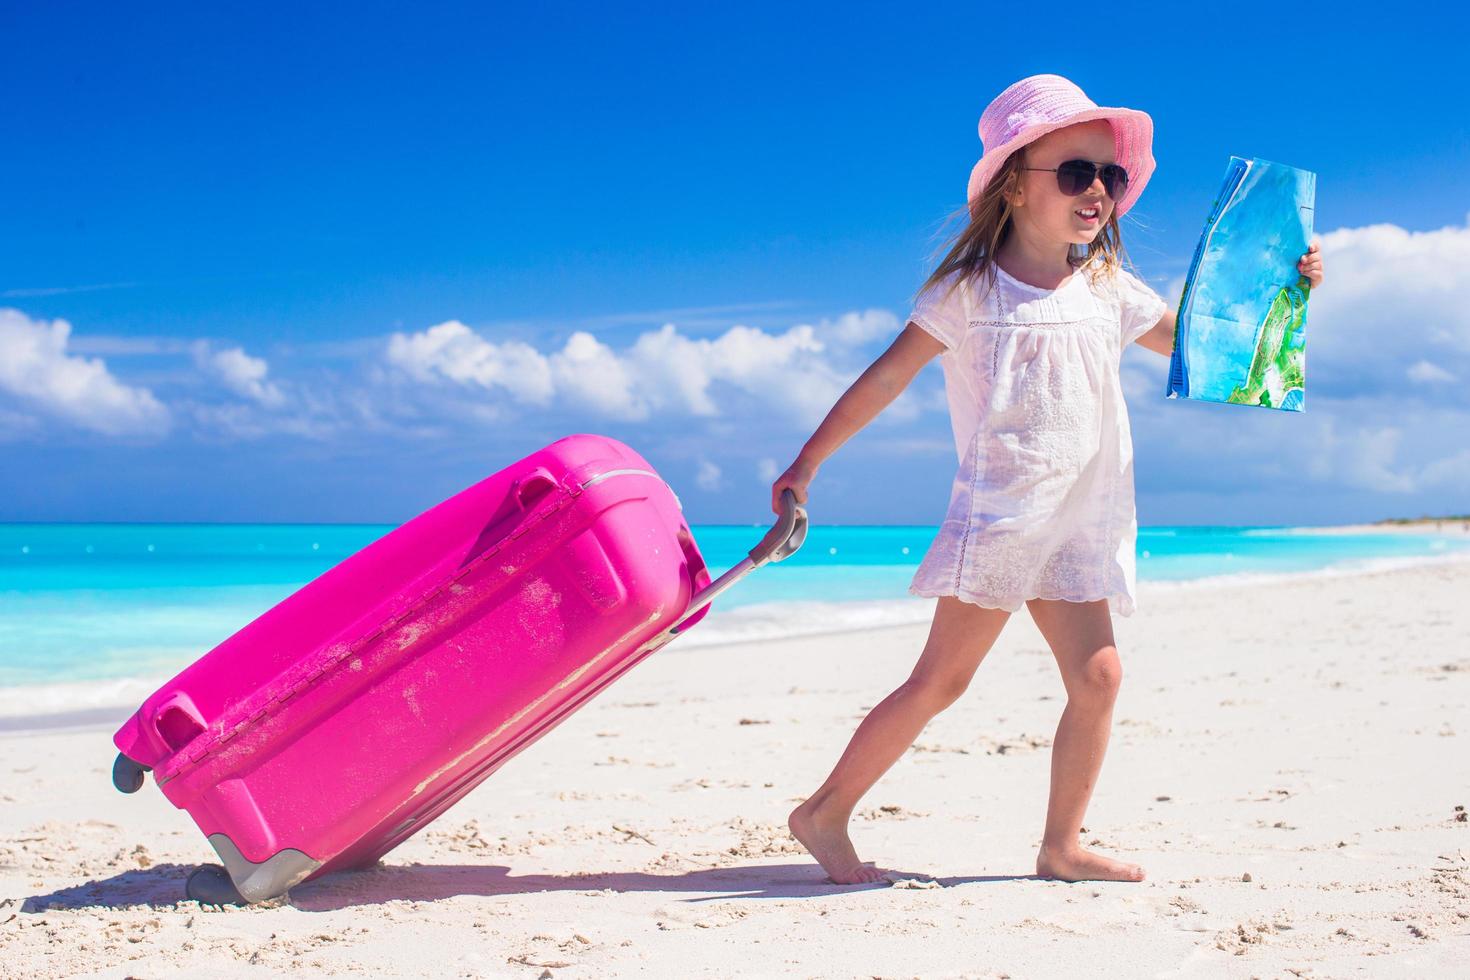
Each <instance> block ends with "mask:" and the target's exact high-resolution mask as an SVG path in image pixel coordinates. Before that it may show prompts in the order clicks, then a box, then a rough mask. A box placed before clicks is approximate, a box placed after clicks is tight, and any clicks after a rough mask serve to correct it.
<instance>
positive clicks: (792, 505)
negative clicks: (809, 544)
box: [750, 487, 806, 568]
mask: <svg viewBox="0 0 1470 980" xmlns="http://www.w3.org/2000/svg"><path fill="white" fill-rule="evenodd" d="M805 540H806V508H805V507H803V506H801V504H798V503H797V502H796V494H795V493H793V492H792V490H791V489H790V488H789V487H788V488H786V489H785V490H782V491H781V516H780V517H778V518H777V519H776V523H775V524H774V525H773V526H772V527H771V529H770V530H769V531H767V532H766V536H765V537H764V538H761V543H760V544H758V545H756V546H755V547H754V548H751V549H750V560H751V561H752V562H754V563H755V564H754V567H757V568H758V567H760V566H761V565H764V564H765V563H766V560H767V559H769V560H771V561H781V560H782V559H784V558H790V557H791V556H792V555H794V554H796V552H797V549H798V548H800V547H801V545H802V542H804V541H805Z"/></svg>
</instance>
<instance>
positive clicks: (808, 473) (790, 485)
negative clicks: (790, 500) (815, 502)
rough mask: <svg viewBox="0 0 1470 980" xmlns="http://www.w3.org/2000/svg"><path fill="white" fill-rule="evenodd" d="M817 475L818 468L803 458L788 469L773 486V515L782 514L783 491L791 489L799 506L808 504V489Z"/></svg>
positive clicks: (798, 459)
mask: <svg viewBox="0 0 1470 980" xmlns="http://www.w3.org/2000/svg"><path fill="white" fill-rule="evenodd" d="M816 475H817V467H815V466H812V465H811V464H810V463H808V462H806V461H805V460H803V459H801V458H799V457H798V458H797V460H796V462H794V463H792V464H791V465H790V466H788V467H786V472H785V473H782V474H781V475H780V476H778V477H777V478H776V482H775V483H773V484H771V513H773V514H780V513H781V491H782V490H786V489H789V490H790V491H791V492H792V493H794V494H795V495H796V502H797V503H798V504H804V503H806V488H807V485H808V484H810V483H811V482H812V477H814V476H816Z"/></svg>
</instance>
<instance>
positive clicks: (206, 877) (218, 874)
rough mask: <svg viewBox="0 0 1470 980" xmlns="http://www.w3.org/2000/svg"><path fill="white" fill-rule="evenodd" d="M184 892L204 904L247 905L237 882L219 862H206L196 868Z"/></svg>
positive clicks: (185, 884) (186, 883)
mask: <svg viewBox="0 0 1470 980" xmlns="http://www.w3.org/2000/svg"><path fill="white" fill-rule="evenodd" d="M184 894H185V895H188V896H189V897H190V898H192V899H193V900H194V901H196V902H199V903H201V904H204V905H245V904H247V903H246V901H245V899H244V898H242V897H241V896H240V893H239V892H238V891H236V889H235V883H234V882H233V881H231V880H230V876H229V874H228V873H226V871H225V869H224V868H222V867H220V866H219V865H217V864H206V865H202V866H200V867H198V868H195V869H194V873H193V874H191V875H189V880H188V881H186V882H185V883H184Z"/></svg>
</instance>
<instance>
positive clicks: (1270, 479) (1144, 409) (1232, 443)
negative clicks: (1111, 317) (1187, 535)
mask: <svg viewBox="0 0 1470 980" xmlns="http://www.w3.org/2000/svg"><path fill="white" fill-rule="evenodd" d="M1320 241H1321V248H1322V256H1323V264H1324V266H1325V272H1326V281H1325V282H1324V283H1323V285H1322V288H1321V289H1319V290H1316V291H1314V292H1313V293H1312V296H1311V298H1310V300H1309V305H1308V313H1307V395H1306V412H1305V413H1304V414H1300V415H1298V414H1295V413H1284V412H1269V411H1261V410H1258V409H1252V410H1246V409H1240V408H1236V407H1233V406H1214V405H1197V404H1185V403H1179V402H1170V401H1166V400H1165V399H1164V398H1163V396H1162V390H1163V383H1164V371H1165V370H1166V369H1167V368H1166V365H1167V363H1168V362H1167V361H1166V360H1161V359H1159V358H1157V357H1156V356H1154V355H1152V354H1150V353H1148V352H1146V351H1142V350H1140V349H1137V348H1133V349H1130V351H1129V352H1128V357H1127V359H1126V360H1125V362H1124V365H1123V369H1122V373H1123V383H1124V390H1125V391H1126V393H1127V396H1128V400H1129V404H1130V411H1131V412H1132V414H1133V420H1134V423H1135V425H1134V434H1135V442H1136V444H1137V445H1138V459H1139V463H1140V482H1139V489H1140V491H1153V492H1165V491H1178V490H1188V491H1190V492H1197V493H1212V494H1216V495H1219V499H1224V498H1225V497H1227V496H1229V495H1232V494H1236V493H1248V492H1258V491H1260V490H1262V489H1263V488H1268V487H1273V486H1281V487H1288V486H1289V487H1295V488H1296V494H1297V497H1298V499H1304V498H1302V497H1301V496H1300V495H1301V494H1302V493H1304V492H1306V488H1308V487H1310V488H1311V492H1312V493H1314V494H1319V495H1320V498H1319V499H1321V500H1322V501H1327V500H1331V499H1333V498H1335V497H1339V496H1343V495H1348V494H1358V495H1359V498H1360V499H1366V498H1362V494H1364V493H1366V494H1381V495H1384V497H1385V498H1387V499H1388V501H1390V502H1389V503H1386V504H1385V512H1389V511H1393V510H1396V509H1404V510H1405V512H1413V513H1418V512H1419V511H1418V510H1415V509H1414V508H1416V507H1431V508H1432V507H1434V506H1441V507H1442V506H1443V503H1442V501H1445V500H1450V499H1453V498H1454V497H1456V496H1457V495H1463V494H1466V493H1470V448H1467V447H1470V390H1467V388H1466V386H1465V385H1463V384H1458V383H1455V382H1457V381H1458V380H1459V379H1461V378H1470V275H1467V274H1466V271H1467V270H1470V219H1467V224H1466V225H1465V226H1451V227H1447V228H1441V229H1438V230H1434V231H1425V232H1411V231H1407V230H1405V229H1403V228H1399V227H1397V226H1394V225H1371V226H1367V227H1363V228H1343V229H1338V230H1335V231H1332V232H1328V233H1326V234H1323V235H1321V236H1320ZM1177 285H1178V286H1179V287H1180V288H1182V282H1181V283H1178V284H1177ZM1175 295H1177V291H1176V293H1175ZM1150 470H1151V471H1152V473H1149V471H1150ZM1144 474H1148V475H1144ZM1318 488H1320V489H1318ZM1416 497H1417V498H1418V500H1416V499H1415V498H1416ZM1421 500H1422V501H1423V503H1420V502H1418V501H1421ZM1283 506H1284V507H1285V508H1286V509H1287V510H1289V511H1293V512H1296V513H1300V512H1301V510H1299V509H1297V508H1300V507H1302V505H1301V504H1300V503H1297V502H1294V501H1285V500H1283ZM1306 509H1308V510H1310V508H1309V507H1308V508H1306ZM1198 519H1200V520H1208V519H1209V515H1207V514H1201V515H1199V517H1198ZM1235 519H1243V520H1249V519H1251V517H1250V516H1249V515H1235ZM1258 519H1259V521H1260V522H1262V523H1273V522H1276V519H1277V515H1275V514H1271V513H1262V514H1260V515H1258Z"/></svg>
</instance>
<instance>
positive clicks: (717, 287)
mask: <svg viewBox="0 0 1470 980" xmlns="http://www.w3.org/2000/svg"><path fill="white" fill-rule="evenodd" d="M1303 9H1304V10H1307V9H1310V8H1303ZM1209 14H1210V11H1209V10H1208V9H1207V8H1197V9H1196V8H1180V7H1177V6H1172V5H1171V6H1169V7H1158V8H1149V7H1147V6H1130V7H1127V8H1117V7H1112V8H1109V7H1106V6H1104V7H1090V8H1076V9H1075V10H1072V9H1070V8H1064V7H1051V8H1039V7H1038V8H1035V9H1034V10H1030V11H1027V10H1018V11H1015V12H1005V13H1002V12H997V11H996V9H995V7H994V6H993V5H979V4H973V3H967V4H941V3H934V4H924V5H892V4H854V3H844V4H840V5H799V6H798V5H789V4H782V5H762V4H742V5H740V6H739V7H738V8H732V7H729V6H726V5H721V6H714V5H672V4H670V5H666V6H648V5H637V4H618V5H591V4H585V5H584V4H557V5H546V6H545V9H542V10H530V9H527V5H505V4H488V5H487V4H476V5H469V4H465V5H444V4H415V5H412V6H409V5H398V6H388V5H381V4H372V3H355V4H350V5H348V4H341V5H310V6H307V5H291V6H289V7H287V6H285V5H271V4H253V5H246V4H209V5H204V4H192V5H184V4H170V3H157V4H148V5H144V6H138V5H117V4H96V5H85V4H68V5H65V6H62V5H52V4H32V5H20V4H4V5H0V39H3V44H4V48H5V56H4V57H3V58H0V120H3V128H4V132H5V134H6V140H5V145H4V147H3V149H0V460H3V465H0V521H291V522H392V523H396V522H400V521H403V520H406V519H407V518H409V517H412V516H413V515H414V514H416V513H418V512H420V511H422V510H424V509H425V508H427V507H429V506H431V505H432V504H434V503H436V502H438V501H439V500H441V499H443V498H445V497H447V496H449V495H450V494H452V493H454V492H456V491H457V490H459V489H462V488H463V487H465V486H468V485H469V484H471V483H473V482H475V481H477V480H479V479H481V478H483V477H484V476H486V475H488V474H490V473H492V472H495V471H496V470H498V469H500V468H502V467H504V466H506V465H509V464H510V463H512V462H514V461H515V460H517V459H520V458H522V457H523V456H526V455H528V454H529V453H531V452H533V451H535V450H536V449H538V448H540V447H541V446H544V445H546V444H547V443H549V442H552V441H554V440H555V439H557V438H559V437H561V436H563V435H568V434H571V433H576V432H596V433H602V434H604V435H608V436H612V437H614V438H618V439H620V440H622V441H624V442H626V443H627V444H628V445H630V446H632V447H633V448H634V449H636V450H638V451H639V452H640V453H642V454H643V455H644V456H645V457H646V458H647V459H648V460H649V461H650V462H651V463H652V464H653V465H654V466H655V467H656V468H657V469H658V471H659V472H660V473H661V474H662V475H663V476H664V477H665V479H667V480H668V481H669V483H670V484H671V485H672V486H673V487H674V488H675V490H676V491H677V492H678V493H679V495H680V499H681V501H682V503H683V506H684V509H685V515H686V517H687V518H688V519H689V520H690V521H691V522H693V523H704V524H711V523H728V524H738V523H765V522H768V521H769V520H770V518H771V514H770V485H771V482H772V481H773V480H774V479H775V477H776V476H777V475H778V474H779V473H780V472H781V471H782V470H784V469H785V468H786V467H787V465H788V464H789V463H790V462H791V460H792V459H793V458H794V457H795V456H796V454H797V453H798V452H799V451H800V449H801V447H802V445H803V443H804V442H805V441H806V439H807V438H808V437H809V436H810V434H811V433H812V431H813V430H814V429H815V428H816V426H817V425H818V424H819V423H820V422H821V421H822V419H823V417H824V416H825V415H826V413H827V411H828V410H829V409H830V408H831V406H832V404H833V403H834V402H835V401H836V400H837V398H839V397H840V396H841V394H842V392H843V391H844V390H846V388H847V386H848V385H850V384H851V383H852V382H853V381H854V380H856V378H857V377H858V376H859V375H860V374H861V373H862V371H863V370H864V369H865V368H866V367H867V365H868V364H870V363H871V362H872V361H873V360H874V359H875V358H876V357H877V356H879V355H880V354H881V353H882V352H883V350H884V349H885V348H886V347H887V346H888V344H889V343H891V341H892V340H893V338H894V337H895V336H896V335H897V334H898V332H899V331H900V330H901V329H902V325H903V319H904V316H905V314H906V313H907V311H908V310H909V309H910V308H911V301H912V297H913V293H914V291H915V290H916V289H917V288H918V286H919V285H920V283H922V281H923V280H924V278H925V277H926V275H927V274H928V272H929V271H930V270H931V269H932V267H933V264H934V262H935V260H936V255H935V250H936V249H937V248H939V246H940V245H941V244H942V243H943V240H944V236H945V235H946V234H947V233H952V232H954V231H956V230H957V226H956V225H955V224H953V223H946V219H947V217H948V216H950V215H951V214H952V213H953V212H955V211H956V209H958V208H961V207H962V206H963V204H964V193H965V191H964V188H965V184H966V180H967V178H968V175H969V171H970V168H971V167H972V166H973V164H974V162H975V160H976V159H977V158H978V157H979V155H980V152H981V149H982V147H981V144H980V141H979V138H978V135H977V132H976V124H977V121H978V118H979V115H980V113H981V111H982V110H983V109H984V108H985V105H986V104H987V103H988V102H989V101H990V100H991V99H992V98H994V96H995V95H997V94H998V93H999V92H1000V91H1001V90H1002V89H1003V88H1005V87H1006V86H1007V85H1009V84H1010V83H1011V82H1013V81H1016V80H1018V79H1020V78H1022V77H1024V76H1026V75H1030V74H1034V73H1040V72H1051V73H1057V74H1061V75H1064V76H1066V77H1068V78H1070V79H1072V80H1073V81H1075V82H1076V83H1077V84H1078V85H1080V86H1081V87H1082V89H1083V90H1084V91H1085V92H1086V93H1087V94H1088V95H1089V97H1091V98H1092V99H1093V100H1094V101H1096V102H1097V103H1099V104H1100V105H1114V106H1116V105H1123V106H1129V107H1132V108H1137V109H1142V110H1143V111H1145V112H1148V113H1149V114H1150V116H1151V117H1152V118H1153V120H1154V125H1155V138H1154V144H1153V151H1154V156H1155V158H1156V160H1157V164H1158V169H1157V171H1156V172H1155V174H1154V176H1153V178H1152V179H1151V181H1150V182H1149V184H1148V186H1147V188H1146V190H1145V191H1144V194H1143V196H1142V197H1141V198H1140V200H1139V202H1138V203H1137V204H1136V205H1135V206H1134V208H1133V209H1132V210H1131V211H1130V212H1129V213H1128V214H1127V215H1126V216H1125V217H1124V218H1123V222H1122V230H1123V242H1124V245H1125V246H1126V248H1127V251H1128V254H1129V256H1130V257H1131V259H1132V262H1133V264H1134V266H1135V267H1136V269H1137V270H1138V272H1139V274H1140V275H1141V276H1142V277H1143V278H1144V279H1145V280H1146V281H1147V282H1148V283H1149V284H1150V285H1152V286H1153V287H1154V288H1155V289H1156V290H1157V291H1158V292H1159V294H1160V295H1161V296H1163V297H1164V298H1165V299H1166V300H1167V301H1168V302H1169V303H1170V304H1171V305H1172V304H1174V303H1177V301H1178V298H1179V294H1180V290H1181V288H1182V285H1183V279H1184V275H1185V273H1186V271H1187V267H1188V263H1189V260H1190V257H1191V256H1192V254H1193V250H1194V245H1195V242H1196V240H1197V238H1198V236H1199V233H1200V230H1201V227H1202V225H1203V222H1204V219H1205V217H1206V214H1207V212H1208V209H1209V206H1210V203H1211V201H1212V199H1213V195H1214V192H1215V190H1216V188H1217V187H1218V184H1219V181H1220V178H1221V176H1222V175H1223V173H1224V170H1225V166H1226V163H1227V162H1228V160H1229V157H1230V155H1231V154H1235V155H1238V156H1244V157H1260V158H1264V159H1268V160H1273V161H1277V162H1281V163H1286V164H1289V165H1291V166H1296V167H1300V168H1302V169H1307V170H1312V171H1314V172H1316V173H1317V175H1318V179H1317V210H1316V232H1317V235H1318V237H1319V238H1320V240H1321V243H1322V251H1323V257H1324V264H1325V267H1326V282H1325V283H1324V285H1323V286H1322V288H1321V289H1320V290H1318V291H1316V292H1314V293H1313V296H1312V299H1311V304H1310V306H1309V315H1308V327H1307V330H1308V333H1307V336H1308V341H1307V365H1308V366H1307V378H1308V381H1307V411H1306V412H1305V413H1302V414H1300V415H1298V414H1292V413H1282V412H1269V411H1262V410H1258V409H1246V408H1241V407H1238V406H1218V405H1201V404H1190V403H1181V402H1177V401H1166V400H1165V399H1164V397H1163V390H1164V381H1165V373H1166V368H1167V361H1166V360H1165V359H1164V358H1161V357H1159V356H1158V355H1155V354H1152V353H1150V352H1148V351H1145V350H1143V349H1141V348H1134V349H1131V350H1130V351H1129V352H1128V353H1127V354H1126V355H1125V357H1124V360H1123V365H1122V371H1123V378H1124V384H1125V390H1126V392H1127V394H1128V399H1129V404H1130V411H1131V413H1132V419H1133V438H1134V445H1135V452H1136V461H1137V462H1136V467H1137V468H1136V478H1137V499H1138V512H1139V520H1140V522H1141V523H1143V524H1295V523H1311V524H1321V523H1332V522H1343V521H1356V520H1372V519H1378V518H1383V517H1389V516H1398V515H1406V516H1414V515H1419V514H1438V513H1467V512H1470V395H1467V385H1466V382H1467V381H1470V182H1467V181H1466V180H1465V179H1464V178H1465V175H1467V174H1470V97H1467V95H1466V94H1465V92H1464V89H1463V79H1462V78H1461V77H1460V76H1459V75H1457V74H1456V73H1455V72H1454V70H1453V69H1452V67H1451V66H1452V65H1454V64H1458V63H1460V61H1461V60H1462V59H1461V57H1460V56H1461V51H1460V48H1461V47H1462V45H1461V43H1460V41H1459V40H1458V38H1457V37H1456V36H1455V35H1454V32H1450V31H1444V32H1426V31H1424V30H1422V29H1421V28H1419V27H1418V26H1406V27H1400V26H1397V25H1395V24H1393V23H1390V22H1389V21H1387V20H1386V19H1385V18H1383V17H1382V16H1381V14H1379V15H1376V16H1373V17H1372V19H1365V20H1360V21H1355V20H1353V19H1352V16H1353V15H1352V14H1351V13H1350V12H1349V13H1341V12H1337V13H1334V14H1333V15H1332V17H1331V18H1330V19H1329V18H1325V17H1324V18H1322V19H1320V20H1318V21H1315V22H1314V21H1311V20H1310V19H1309V17H1308V15H1307V14H1305V13H1304V14H1301V15H1294V19H1293V21H1292V25H1293V26H1292V30H1290V31H1283V30H1282V29H1281V25H1280V24H1273V25H1271V27H1270V29H1265V26H1264V25H1262V24H1260V23H1255V22H1251V21H1249V20H1248V19H1246V18H1237V19H1236V21H1235V22H1233V23H1230V24H1226V25H1223V26H1221V25H1218V24H1211V25H1210V26H1208V27H1207V26H1206V25H1207V22H1208V21H1209V20H1211V19H1218V18H1210V16H1209ZM1421 22H1427V21H1416V25H1417V24H1418V23H1421ZM1211 32H1213V34H1212V33H1211ZM1364 65H1369V66H1372V70H1366V71H1365V70H1362V66H1364ZM949 426H950V423H949V418H948V414H947V408H946V402H945V398H944V391H943V379H942V375H941V371H940V368H939V364H938V361H937V359H936V360H935V361H933V362H931V364H930V365H928V366H926V367H925V368H924V370H923V371H922V372H921V373H920V375H919V376H918V377H917V378H916V379H915V381H914V383H913V384H912V385H911V386H910V387H909V388H908V389H907V390H906V391H905V392H904V393H903V394H902V395H901V396H899V398H898V399H897V400H895V401H894V402H893V404H892V405H890V406H889V408H888V409H887V410H885V411H884V412H883V413H882V414H880V415H879V416H878V417H877V418H876V419H875V420H874V421H873V422H872V423H871V424H869V425H868V426H867V427H866V428H864V429H863V430H861V431H860V432H858V433H857V434H856V435H854V436H853V437H852V438H851V439H849V440H848V442H847V443H845V444H844V445H843V446H842V447H841V448H840V449H839V450H838V451H837V452H836V454H834V455H833V456H832V457H831V458H830V459H828V460H827V461H826V462H825V463H824V464H823V465H822V467H821V469H820V470H819V472H818V474H817V476H816V479H815V480H814V482H813V483H812V485H811V488H810V498H809V511H810V515H811V519H812V520H813V521H814V522H817V523H827V524H930V525H932V524H936V523H938V521H939V520H940V519H941V518H942V516H943V513H944V509H945V504H946V502H947V500H948V495H949V491H950V486H951V480H952V477H953V474H954V470H955V466H956V462H957V461H956V459H955V453H954V443H953V439H952V436H951V434H950V427H949Z"/></svg>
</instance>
